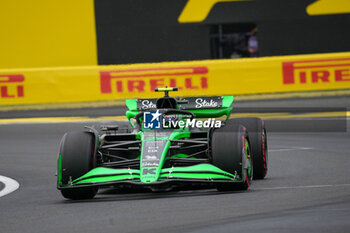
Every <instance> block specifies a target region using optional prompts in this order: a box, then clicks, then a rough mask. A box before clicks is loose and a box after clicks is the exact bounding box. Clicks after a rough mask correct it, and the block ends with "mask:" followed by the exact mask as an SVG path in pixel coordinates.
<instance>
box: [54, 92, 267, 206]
mask: <svg viewBox="0 0 350 233" xmlns="http://www.w3.org/2000/svg"><path fill="white" fill-rule="evenodd" d="M156 91H162V92H165V96H164V97H161V98H158V99H128V100H126V105H127V107H128V109H129V110H128V111H127V112H126V117H127V119H128V121H129V123H130V125H131V127H130V129H128V130H127V131H123V132H121V130H119V129H118V126H117V125H108V126H101V127H100V129H96V128H94V127H86V128H87V130H86V131H81V132H70V133H66V134H65V135H64V136H63V138H62V140H61V144H60V150H59V155H58V176H57V177H58V179H57V188H58V189H59V190H60V191H61V193H62V195H63V196H64V197H65V198H68V199H87V198H93V197H94V196H95V195H96V193H97V191H98V188H101V187H108V186H113V187H116V188H121V189H122V188H137V187H141V188H148V189H151V190H152V191H163V190H172V189H177V190H181V189H187V190H188V189H196V188H198V187H200V188H203V187H204V188H217V189H218V190H219V191H230V190H246V189H248V188H249V186H250V184H251V181H252V179H253V178H254V179H263V178H264V177H265V176H266V172H267V137H266V129H265V126H264V122H263V121H262V120H261V119H259V118H236V119H229V116H230V114H231V111H232V109H233V107H232V106H231V105H232V103H233V96H223V97H222V96H219V97H191V98H185V99H179V98H173V97H170V96H169V94H168V93H169V91H177V88H158V89H156ZM220 117H221V118H222V117H224V120H222V121H221V120H220V121H219V120H216V119H215V118H220ZM203 118H206V120H202V121H200V120H199V119H203Z"/></svg>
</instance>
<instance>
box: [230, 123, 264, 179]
mask: <svg viewBox="0 0 350 233" xmlns="http://www.w3.org/2000/svg"><path fill="white" fill-rule="evenodd" d="M236 124H241V125H243V126H244V127H246V128H247V130H248V132H249V141H250V147H251V152H252V157H253V163H254V179H264V178H265V176H266V174H267V159H268V153H267V151H268V150H267V134H266V127H265V123H264V121H263V120H261V119H260V118H255V117H249V118H234V119H230V120H228V121H227V122H226V124H225V125H226V126H229V125H236Z"/></svg>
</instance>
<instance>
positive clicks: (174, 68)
mask: <svg viewBox="0 0 350 233" xmlns="http://www.w3.org/2000/svg"><path fill="white" fill-rule="evenodd" d="M165 85H168V86H178V87H179V88H180V92H179V93H178V94H179V95H181V96H190V95H191V96H192V95H193V96H196V95H197V96H198V95H231V94H233V95H245V94H258V93H280V92H298V91H314V90H331V89H346V88H350V52H346V53H333V54H315V55H298V56H283V57H267V58H249V59H236V60H205V61H190V62H164V63H154V64H134V65H113V66H89V67H72V68H68V67H64V68H42V69H9V70H0V105H18V104H42V103H64V102H83V101H100V100H114V99H125V98H131V97H143V98H145V97H154V96H157V94H156V93H154V92H153V91H152V90H154V88H156V87H163V86H165Z"/></svg>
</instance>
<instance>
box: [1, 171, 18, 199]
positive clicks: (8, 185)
mask: <svg viewBox="0 0 350 233" xmlns="http://www.w3.org/2000/svg"><path fill="white" fill-rule="evenodd" d="M0 182H1V183H4V185H5V187H4V188H3V189H2V190H1V191H0V197H3V196H5V195H7V194H9V193H12V192H13V191H15V190H16V189H18V188H19V183H18V182H17V181H15V180H14V179H11V178H8V177H6V176H0Z"/></svg>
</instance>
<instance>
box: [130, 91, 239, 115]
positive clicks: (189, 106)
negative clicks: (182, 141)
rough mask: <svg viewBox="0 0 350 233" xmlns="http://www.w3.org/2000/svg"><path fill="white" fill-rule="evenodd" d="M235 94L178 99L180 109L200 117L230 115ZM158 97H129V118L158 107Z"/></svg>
mask: <svg viewBox="0 0 350 233" xmlns="http://www.w3.org/2000/svg"><path fill="white" fill-rule="evenodd" d="M233 100H234V99H233V96H210V97H209V96H205V97H187V98H183V99H181V100H179V101H178V109H181V110H186V111H190V112H192V113H194V114H195V115H196V117H198V118H204V117H208V118H212V117H221V116H224V115H226V116H227V117H229V115H230V113H231V111H232V107H231V105H232V103H233ZM156 101H157V99H127V100H126V106H127V107H128V109H129V111H127V112H126V116H127V118H128V119H130V118H133V117H135V116H136V114H137V113H139V112H141V111H151V110H155V109H156Z"/></svg>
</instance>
